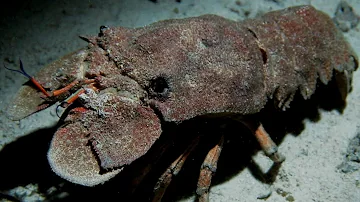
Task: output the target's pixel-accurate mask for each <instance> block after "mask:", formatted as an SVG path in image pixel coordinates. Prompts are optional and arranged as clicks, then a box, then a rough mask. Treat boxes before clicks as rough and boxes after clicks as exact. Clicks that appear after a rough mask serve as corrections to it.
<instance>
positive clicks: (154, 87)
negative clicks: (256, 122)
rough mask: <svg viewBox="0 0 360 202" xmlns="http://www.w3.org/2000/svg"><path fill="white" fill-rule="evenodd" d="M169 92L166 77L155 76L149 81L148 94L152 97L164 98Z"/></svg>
mask: <svg viewBox="0 0 360 202" xmlns="http://www.w3.org/2000/svg"><path fill="white" fill-rule="evenodd" d="M169 94H170V85H169V81H168V79H167V78H165V77H163V76H159V77H156V78H154V79H152V80H151V81H150V86H149V95H150V96H151V97H153V98H158V99H166V98H168V97H169Z"/></svg>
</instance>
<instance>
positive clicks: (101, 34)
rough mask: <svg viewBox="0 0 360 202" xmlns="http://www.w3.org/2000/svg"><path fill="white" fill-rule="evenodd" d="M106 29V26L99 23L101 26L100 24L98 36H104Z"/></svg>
mask: <svg viewBox="0 0 360 202" xmlns="http://www.w3.org/2000/svg"><path fill="white" fill-rule="evenodd" d="M107 29H109V27H108V26H105V25H101V26H100V32H99V34H98V36H99V37H102V36H104V31H105V30H107Z"/></svg>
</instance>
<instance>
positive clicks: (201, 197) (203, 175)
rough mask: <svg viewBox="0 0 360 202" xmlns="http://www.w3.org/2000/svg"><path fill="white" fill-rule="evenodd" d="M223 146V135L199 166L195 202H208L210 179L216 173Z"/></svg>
mask: <svg viewBox="0 0 360 202" xmlns="http://www.w3.org/2000/svg"><path fill="white" fill-rule="evenodd" d="M223 144H224V135H222V136H221V139H220V141H219V143H218V144H217V145H215V146H214V147H213V148H212V149H211V150H210V151H209V152H208V154H207V155H206V157H205V160H204V162H203V164H202V165H201V170H200V176H199V180H198V184H197V189H196V194H197V195H198V196H197V201H199V202H207V201H209V188H210V185H211V178H212V176H213V175H214V173H215V172H216V169H217V162H218V159H219V157H220V153H221V150H222V147H223Z"/></svg>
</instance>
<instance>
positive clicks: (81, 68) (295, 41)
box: [7, 6, 358, 201]
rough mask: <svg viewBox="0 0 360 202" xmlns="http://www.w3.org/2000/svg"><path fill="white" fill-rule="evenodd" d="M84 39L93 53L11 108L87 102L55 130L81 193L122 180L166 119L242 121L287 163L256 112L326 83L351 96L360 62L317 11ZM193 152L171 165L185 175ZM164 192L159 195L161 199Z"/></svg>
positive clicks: (60, 155) (44, 80)
mask: <svg viewBox="0 0 360 202" xmlns="http://www.w3.org/2000/svg"><path fill="white" fill-rule="evenodd" d="M81 38H82V39H84V40H86V41H87V42H88V43H89V45H88V47H86V48H83V49H81V50H78V51H76V52H74V53H71V54H69V55H67V56H65V57H63V58H61V59H59V60H57V61H55V62H54V63H52V64H50V65H48V66H47V67H45V68H44V69H42V70H41V71H40V72H39V73H38V74H37V75H36V76H35V77H34V78H36V81H37V82H38V83H39V84H41V85H40V86H43V90H41V91H40V92H39V90H38V89H36V88H33V87H32V86H23V87H22V89H20V91H19V92H18V95H17V96H16V99H15V101H14V102H13V103H12V106H10V107H9V110H8V112H7V113H8V115H9V117H10V118H12V119H14V120H19V119H21V118H24V117H25V116H28V115H30V114H32V113H34V112H36V111H37V110H39V109H43V108H44V107H46V106H48V105H49V104H53V103H54V102H56V101H61V100H63V99H64V98H66V97H69V96H70V98H68V99H66V100H65V102H64V101H63V102H62V103H65V104H62V105H61V106H64V107H66V106H68V105H70V104H71V103H72V102H73V101H75V100H77V101H78V102H79V103H80V105H81V106H80V107H76V108H72V109H70V110H68V112H67V113H64V114H65V115H64V114H63V118H64V121H65V123H66V124H64V125H63V126H61V127H59V129H58V130H57V132H56V133H55V135H54V137H53V139H52V142H51V145H50V149H49V151H48V160H49V163H50V165H51V168H52V169H53V171H54V172H55V173H56V174H57V175H59V176H60V177H62V178H65V179H67V180H69V181H71V182H73V183H77V184H81V185H84V186H94V185H97V184H100V183H103V182H105V181H107V180H108V179H110V178H113V177H114V176H115V175H117V174H118V173H120V172H121V170H122V169H123V168H124V167H126V166H127V165H130V164H131V163H132V162H134V161H135V160H137V159H138V158H140V157H142V156H143V155H145V154H146V153H147V152H148V150H149V149H150V148H151V147H152V146H153V144H154V143H155V142H156V140H158V139H159V137H160V136H161V134H162V132H163V131H162V130H163V129H162V123H163V122H173V123H176V124H180V123H181V122H183V121H186V120H189V119H192V118H195V117H199V116H207V115H211V116H233V115H236V116H234V117H236V118H235V119H236V120H238V121H239V124H244V125H245V126H246V127H247V128H248V129H249V130H250V131H251V132H252V133H253V134H254V135H255V136H256V138H257V140H258V141H259V143H260V145H261V147H262V149H263V150H264V152H265V154H266V155H267V156H269V157H270V158H271V159H272V160H273V161H274V162H276V163H280V162H282V161H283V160H284V157H283V156H282V155H281V154H279V153H278V152H277V146H276V145H275V143H274V142H273V141H272V140H271V138H270V136H269V135H268V134H267V132H266V131H265V129H264V127H263V126H262V124H261V123H260V122H259V121H258V120H253V119H252V118H249V117H251V115H253V114H257V113H259V112H260V111H261V110H262V109H263V108H264V106H265V105H266V104H267V103H268V102H274V104H275V105H276V106H277V107H278V108H279V109H280V110H285V109H286V108H289V107H290V104H291V102H292V100H293V99H294V96H295V94H296V93H299V94H300V95H301V96H302V97H303V98H304V99H305V100H306V99H309V98H310V97H311V96H312V95H313V94H314V92H315V90H316V87H317V83H318V82H321V83H323V84H325V85H326V84H327V83H328V82H329V81H330V80H335V81H336V83H337V87H338V89H339V91H340V93H341V96H342V99H344V100H345V98H346V95H347V94H348V93H349V91H350V89H351V81H352V73H353V71H355V70H356V69H357V67H358V59H357V56H356V54H355V52H354V51H353V50H352V48H351V47H350V45H349V44H348V43H347V41H346V40H345V38H344V36H343V35H342V33H341V32H340V31H339V30H337V29H336V27H335V25H334V23H333V22H332V20H331V18H330V17H329V16H327V15H326V14H324V13H322V12H320V11H317V10H316V9H315V8H313V7H312V6H297V7H291V8H287V9H285V10H280V11H274V12H269V13H267V14H265V15H263V16H262V17H259V18H256V19H248V20H244V21H242V22H235V21H231V20H228V19H225V18H223V17H219V16H215V15H204V16H199V17H192V18H186V19H173V20H165V21H160V22H156V23H153V24H151V25H148V26H145V27H141V28H124V27H106V26H102V27H101V28H100V33H99V35H98V36H92V37H90V36H89V37H88V36H82V37H81ZM21 69H22V70H23V67H22V68H21ZM23 72H24V71H23ZM34 78H33V79H34ZM33 79H32V80H33ZM34 80H35V79H34ZM37 86H38V85H37ZM49 91H51V92H52V93H49ZM55 92H59V93H55ZM44 95H45V99H44V98H42V97H44ZM29 99H30V101H29ZM39 107H40V108H39ZM223 141H224V138H223V137H222V138H221V139H220V140H219V144H217V145H216V146H215V147H214V148H213V149H211V150H210V151H209V153H208V155H207V157H206V159H205V162H204V164H203V166H202V168H201V173H200V176H199V183H198V189H197V194H198V197H199V198H200V199H201V201H207V200H208V191H209V186H210V181H211V176H212V174H213V173H214V172H215V170H216V169H215V168H216V163H217V159H218V158H219V155H220V152H221V148H222V145H223ZM187 151H191V149H189V150H187ZM185 154H186V152H185V153H184V154H183V155H182V156H181V157H179V158H178V159H177V160H176V161H174V163H173V164H172V165H171V166H172V168H176V169H175V170H179V169H181V165H182V163H183V161H184V160H185V159H186V158H185V156H186V155H185ZM205 165H206V166H205ZM172 170H174V169H172ZM168 174H169V173H168ZM170 176H171V173H170ZM167 177H168V175H164V176H163V179H164V178H167ZM165 181H166V180H163V181H162V182H161V183H163V184H164V182H165ZM165 189H166V188H161V189H160V188H159V189H157V190H158V191H157V193H158V194H156V197H155V199H157V200H160V199H161V196H162V194H163V192H164V190H165Z"/></svg>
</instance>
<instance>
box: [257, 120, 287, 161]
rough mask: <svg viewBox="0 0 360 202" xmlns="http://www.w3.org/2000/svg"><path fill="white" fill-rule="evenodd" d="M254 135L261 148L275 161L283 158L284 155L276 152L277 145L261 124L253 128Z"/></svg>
mask: <svg viewBox="0 0 360 202" xmlns="http://www.w3.org/2000/svg"><path fill="white" fill-rule="evenodd" d="M254 135H255V137H256V139H257V140H258V142H259V144H260V146H261V148H262V150H263V151H264V152H265V154H266V156H268V157H269V158H270V159H271V160H272V161H274V162H275V163H281V162H283V161H284V160H285V157H284V156H283V155H281V154H280V153H278V147H277V146H276V144H275V143H274V141H273V140H272V139H271V137H270V135H269V134H268V133H267V132H266V131H265V129H264V127H263V126H262V124H260V125H259V126H258V128H257V129H256V130H255V132H254Z"/></svg>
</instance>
